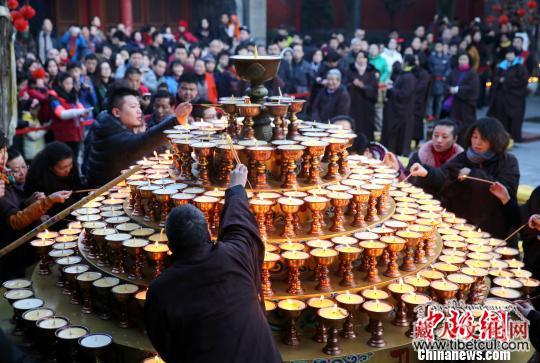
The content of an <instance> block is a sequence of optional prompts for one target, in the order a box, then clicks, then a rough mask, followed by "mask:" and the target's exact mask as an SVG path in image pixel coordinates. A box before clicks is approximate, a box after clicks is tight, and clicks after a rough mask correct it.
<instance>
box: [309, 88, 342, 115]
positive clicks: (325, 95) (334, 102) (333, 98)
mask: <svg viewBox="0 0 540 363" xmlns="http://www.w3.org/2000/svg"><path fill="white" fill-rule="evenodd" d="M312 107H313V108H312V110H311V112H312V113H311V116H312V117H313V119H314V120H316V121H320V122H327V121H328V120H329V119H331V118H332V117H335V116H342V115H345V116H346V115H348V114H349V109H350V107H351V97H350V96H349V92H347V89H346V88H345V86H343V85H340V86H339V88H338V89H337V90H335V91H334V92H328V90H327V89H326V88H325V89H324V90H322V91H321V92H319V94H318V95H317V98H315V101H314V102H313V105H312Z"/></svg>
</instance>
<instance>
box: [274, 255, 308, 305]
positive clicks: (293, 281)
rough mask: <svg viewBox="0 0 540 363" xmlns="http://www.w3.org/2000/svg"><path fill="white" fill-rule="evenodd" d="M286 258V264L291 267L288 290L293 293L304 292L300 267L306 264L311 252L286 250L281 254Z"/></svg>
mask: <svg viewBox="0 0 540 363" xmlns="http://www.w3.org/2000/svg"><path fill="white" fill-rule="evenodd" d="M281 257H283V259H284V260H285V265H287V267H289V287H288V288H287V292H288V293H289V294H292V295H300V294H303V293H304V289H303V288H302V282H301V281H300V267H302V266H304V264H305V263H306V261H307V259H308V258H309V254H307V253H305V252H301V251H285V252H283V253H282V254H281Z"/></svg>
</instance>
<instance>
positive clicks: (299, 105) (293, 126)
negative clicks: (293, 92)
mask: <svg viewBox="0 0 540 363" xmlns="http://www.w3.org/2000/svg"><path fill="white" fill-rule="evenodd" d="M305 103H306V100H292V101H291V103H290V104H289V112H290V114H291V116H290V117H289V121H290V123H289V132H288V133H287V139H289V140H294V138H295V137H296V136H298V135H299V133H298V117H297V116H296V114H297V113H298V112H300V111H302V109H303V108H304V104H305Z"/></svg>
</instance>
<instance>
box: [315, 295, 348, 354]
mask: <svg viewBox="0 0 540 363" xmlns="http://www.w3.org/2000/svg"><path fill="white" fill-rule="evenodd" d="M317 315H318V316H319V317H320V318H321V319H322V320H323V321H324V324H325V325H326V326H328V328H329V330H330V333H329V334H328V339H327V341H326V345H325V346H324V348H323V350H322V351H323V353H324V354H328V355H339V354H341V353H342V352H343V350H342V349H341V347H340V346H339V344H338V329H339V328H340V327H341V326H342V324H343V322H344V321H345V319H346V318H347V316H348V315H349V313H348V312H347V310H346V309H343V308H340V307H338V306H337V305H334V306H332V307H326V308H321V309H319V311H318V313H317Z"/></svg>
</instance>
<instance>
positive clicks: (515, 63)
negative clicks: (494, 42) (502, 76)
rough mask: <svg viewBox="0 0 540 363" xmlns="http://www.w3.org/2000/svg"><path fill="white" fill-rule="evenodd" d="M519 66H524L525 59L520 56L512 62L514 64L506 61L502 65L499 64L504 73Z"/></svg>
mask: <svg viewBox="0 0 540 363" xmlns="http://www.w3.org/2000/svg"><path fill="white" fill-rule="evenodd" d="M517 64H523V58H521V57H519V56H518V57H516V58H515V59H514V60H513V61H512V63H510V62H508V61H507V60H506V59H505V60H503V61H502V62H501V63H499V68H500V69H502V70H503V71H506V70H507V69H508V68H510V67H513V66H515V65H517Z"/></svg>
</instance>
